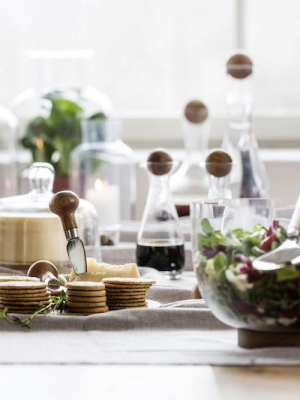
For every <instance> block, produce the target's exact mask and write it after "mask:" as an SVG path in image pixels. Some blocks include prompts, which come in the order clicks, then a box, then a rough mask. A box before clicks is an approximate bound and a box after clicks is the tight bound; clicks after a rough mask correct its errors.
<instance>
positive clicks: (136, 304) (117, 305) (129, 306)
mask: <svg viewBox="0 0 300 400" xmlns="http://www.w3.org/2000/svg"><path fill="white" fill-rule="evenodd" d="M146 304H147V302H146V301H142V302H140V303H107V306H108V307H109V308H111V307H113V308H115V307H124V308H127V307H128V308H132V307H142V306H145V305H146Z"/></svg>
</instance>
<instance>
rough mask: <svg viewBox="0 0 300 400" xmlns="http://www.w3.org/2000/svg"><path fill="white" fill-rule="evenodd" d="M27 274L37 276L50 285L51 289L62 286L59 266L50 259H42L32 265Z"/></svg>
mask: <svg viewBox="0 0 300 400" xmlns="http://www.w3.org/2000/svg"><path fill="white" fill-rule="evenodd" d="M27 276H35V277H37V278H39V279H40V280H41V281H42V282H45V283H46V284H47V285H48V288H49V289H50V290H57V289H59V288H60V282H59V280H58V272H57V268H56V266H55V265H54V264H52V263H51V262H50V261H46V260H40V261H36V262H35V263H34V264H32V265H31V267H30V268H29V270H28V272H27Z"/></svg>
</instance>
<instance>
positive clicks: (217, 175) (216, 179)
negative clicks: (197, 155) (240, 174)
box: [205, 149, 232, 199]
mask: <svg viewBox="0 0 300 400" xmlns="http://www.w3.org/2000/svg"><path fill="white" fill-rule="evenodd" d="M205 168H206V171H207V175H208V181H209V188H208V196H207V197H208V199H231V198H232V192H231V189H230V185H229V178H230V173H231V169H232V159H231V157H230V155H229V154H228V153H226V152H225V151H224V150H222V149H214V150H212V151H211V152H210V153H209V154H208V156H207V157H206V161H205Z"/></svg>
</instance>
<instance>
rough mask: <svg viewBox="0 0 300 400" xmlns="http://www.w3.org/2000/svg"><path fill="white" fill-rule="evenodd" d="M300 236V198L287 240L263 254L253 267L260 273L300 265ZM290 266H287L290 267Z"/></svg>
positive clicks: (289, 227)
mask: <svg viewBox="0 0 300 400" xmlns="http://www.w3.org/2000/svg"><path fill="white" fill-rule="evenodd" d="M299 234H300V196H299V197H298V200H297V203H296V206H295V210H294V212H293V215H292V218H291V220H290V223H289V226H288V229H287V240H286V241H285V242H284V243H282V244H281V245H280V246H279V247H277V249H275V250H272V251H270V252H269V253H267V254H263V255H262V256H260V257H258V258H257V259H256V260H255V261H254V262H253V267H254V268H255V269H257V270H259V271H265V272H266V271H275V270H277V269H279V268H282V265H285V264H289V265H295V266H296V265H299V264H300V246H299V244H298V239H299ZM289 265H286V267H288V266H289Z"/></svg>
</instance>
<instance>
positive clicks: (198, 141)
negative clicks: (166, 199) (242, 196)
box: [170, 100, 211, 216]
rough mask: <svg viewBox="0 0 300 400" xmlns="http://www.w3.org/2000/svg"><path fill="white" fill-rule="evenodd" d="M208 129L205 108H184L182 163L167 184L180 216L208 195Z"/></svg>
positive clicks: (196, 103)
mask: <svg viewBox="0 0 300 400" xmlns="http://www.w3.org/2000/svg"><path fill="white" fill-rule="evenodd" d="M210 125H211V120H210V118H209V112H208V108H207V106H206V105H205V104H204V103H203V102H202V101H200V100H192V101H190V102H189V103H188V104H187V105H186V107H185V111H184V116H183V118H182V131H183V139H184V146H185V149H184V159H183V162H182V164H181V166H180V168H179V169H178V171H176V173H174V175H173V176H172V177H171V180H170V185H171V190H172V194H173V197H174V202H175V204H176V208H177V211H178V214H179V216H184V215H188V214H189V204H190V201H191V200H193V199H195V198H199V197H204V196H205V195H206V193H207V188H208V185H207V179H206V175H205V170H204V169H203V162H204V158H205V153H206V151H207V146H208V135H209V129H210Z"/></svg>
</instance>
